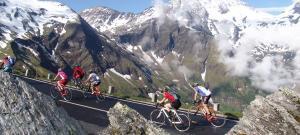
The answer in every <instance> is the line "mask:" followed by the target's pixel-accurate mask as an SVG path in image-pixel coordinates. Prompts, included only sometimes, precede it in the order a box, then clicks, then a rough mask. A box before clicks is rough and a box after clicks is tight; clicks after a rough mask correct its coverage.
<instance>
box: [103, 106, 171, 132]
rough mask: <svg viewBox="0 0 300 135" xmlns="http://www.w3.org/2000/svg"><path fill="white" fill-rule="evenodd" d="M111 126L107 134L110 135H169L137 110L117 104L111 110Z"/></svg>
mask: <svg viewBox="0 0 300 135" xmlns="http://www.w3.org/2000/svg"><path fill="white" fill-rule="evenodd" d="M107 115H108V117H109V121H110V125H109V127H108V128H107V130H106V131H105V134H110V135H127V134H132V135H157V134H160V135H168V133H167V132H165V131H164V130H163V129H161V128H159V127H156V126H155V125H154V124H153V123H150V122H149V121H148V120H146V119H145V118H144V117H143V116H141V115H140V114H139V113H137V112H136V111H135V110H133V109H131V108H129V107H128V106H126V105H122V104H121V103H117V104H116V105H115V106H114V107H113V108H110V109H109V112H108V114H107Z"/></svg>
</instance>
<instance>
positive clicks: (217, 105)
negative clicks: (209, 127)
mask: <svg viewBox="0 0 300 135" xmlns="http://www.w3.org/2000/svg"><path fill="white" fill-rule="evenodd" d="M213 107H214V110H215V111H219V107H220V104H219V103H214V104H213Z"/></svg>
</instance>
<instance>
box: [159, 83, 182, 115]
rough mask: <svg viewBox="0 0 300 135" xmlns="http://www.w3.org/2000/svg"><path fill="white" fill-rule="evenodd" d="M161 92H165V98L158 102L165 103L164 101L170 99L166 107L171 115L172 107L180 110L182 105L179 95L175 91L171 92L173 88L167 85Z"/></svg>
mask: <svg viewBox="0 0 300 135" xmlns="http://www.w3.org/2000/svg"><path fill="white" fill-rule="evenodd" d="M161 92H162V93H163V99H162V100H160V101H158V103H159V104H163V103H164V102H166V101H169V103H166V104H165V105H164V107H165V108H166V109H167V112H168V113H169V116H170V117H172V113H171V111H170V108H174V109H175V110H178V109H179V108H180V106H181V102H180V98H179V95H177V94H176V93H174V92H171V88H170V87H169V86H165V88H164V89H162V91H161Z"/></svg>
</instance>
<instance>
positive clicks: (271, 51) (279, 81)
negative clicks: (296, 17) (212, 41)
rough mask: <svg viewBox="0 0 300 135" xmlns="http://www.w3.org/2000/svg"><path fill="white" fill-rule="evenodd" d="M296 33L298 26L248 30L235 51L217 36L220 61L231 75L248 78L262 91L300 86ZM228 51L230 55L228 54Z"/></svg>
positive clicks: (299, 61)
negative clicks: (231, 53)
mask: <svg viewBox="0 0 300 135" xmlns="http://www.w3.org/2000/svg"><path fill="white" fill-rule="evenodd" d="M299 31H300V25H292V26H277V25H274V26H269V27H267V28H259V29H256V28H247V29H246V30H244V32H243V33H244V34H243V36H242V37H241V39H240V40H239V41H238V43H237V44H239V46H238V47H235V48H233V47H232V46H233V43H231V42H229V41H228V40H227V38H226V37H225V38H224V37H220V38H219V39H218V40H219V50H220V51H221V57H220V61H221V62H223V63H225V64H226V65H227V69H228V71H229V72H230V73H231V74H233V75H237V76H244V77H249V78H250V79H251V80H252V84H253V85H254V86H256V87H258V88H261V89H264V90H268V91H274V90H277V89H278V88H280V87H291V86H293V85H294V84H300V73H299V71H300V65H299V63H300V56H299V54H300V46H299V43H300V39H299V38H298V37H297V36H296V35H297V33H298V32H299ZM230 51H231V52H233V54H234V55H233V56H232V55H228V52H230ZM262 52H263V53H262ZM287 52H289V53H290V54H291V55H288V54H289V53H287ZM258 57H260V58H259V59H257V58H258Z"/></svg>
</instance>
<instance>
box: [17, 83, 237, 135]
mask: <svg viewBox="0 0 300 135" xmlns="http://www.w3.org/2000/svg"><path fill="white" fill-rule="evenodd" d="M20 78H22V79H23V80H24V81H26V82H27V83H29V84H31V85H32V86H33V87H35V88H36V89H37V90H39V91H40V92H42V93H44V94H47V95H50V88H53V85H51V84H50V83H48V82H45V81H39V80H33V79H29V78H24V77H20ZM70 89H71V88H70ZM71 90H72V94H73V98H72V101H71V102H66V101H63V100H58V101H57V104H58V105H59V106H61V107H63V108H64V109H65V110H66V111H67V112H68V114H69V115H70V116H71V117H73V118H75V119H76V120H78V121H80V122H81V124H82V125H83V127H84V128H85V129H86V130H87V131H88V132H89V133H90V134H97V133H99V132H100V133H101V130H102V129H104V128H106V127H107V126H108V125H109V120H108V116H107V111H108V110H109V108H111V107H113V106H114V105H115V104H116V103H117V102H121V103H122V104H126V105H127V106H129V107H130V108H132V109H135V110H136V111H137V112H139V113H140V114H141V115H143V116H144V117H145V118H146V119H149V115H150V113H151V111H152V110H153V109H155V107H154V106H153V105H152V104H150V103H142V102H137V101H131V100H124V99H119V98H116V97H111V96H108V97H106V99H105V100H104V101H102V102H99V103H97V102H96V101H95V99H94V98H93V97H92V96H91V97H90V98H87V99H84V97H83V95H82V93H81V92H80V91H79V90H76V89H71ZM197 122H198V124H192V125H191V128H190V130H188V131H187V132H178V131H177V130H176V129H175V128H174V127H172V126H171V125H167V126H163V128H164V129H165V130H166V131H167V132H170V133H171V134H180V135H201V134H203V135H204V134H210V135H223V134H225V133H227V132H228V131H229V130H230V129H231V128H232V127H233V126H234V125H235V124H236V123H237V121H235V120H227V122H226V124H225V126H223V127H221V128H215V127H213V126H211V125H210V124H209V123H208V122H206V121H205V120H203V119H202V120H201V118H200V117H199V120H197Z"/></svg>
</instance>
